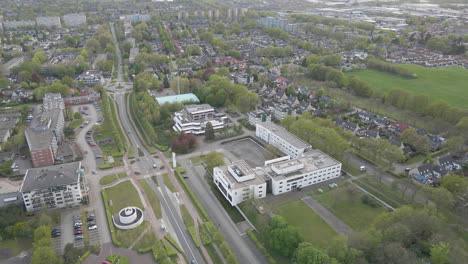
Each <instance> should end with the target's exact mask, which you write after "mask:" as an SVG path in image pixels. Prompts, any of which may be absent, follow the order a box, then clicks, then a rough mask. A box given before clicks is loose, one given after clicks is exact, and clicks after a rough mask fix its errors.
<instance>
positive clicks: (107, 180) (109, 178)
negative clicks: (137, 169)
mask: <svg viewBox="0 0 468 264" xmlns="http://www.w3.org/2000/svg"><path fill="white" fill-rule="evenodd" d="M123 177H127V173H126V172H121V173H119V174H110V175H106V176H103V177H102V178H101V179H99V184H102V185H105V184H109V183H113V182H115V181H116V180H118V179H120V178H123Z"/></svg>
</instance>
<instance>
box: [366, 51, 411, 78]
mask: <svg viewBox="0 0 468 264" xmlns="http://www.w3.org/2000/svg"><path fill="white" fill-rule="evenodd" d="M366 65H367V67H368V68H370V69H374V70H378V71H383V72H388V73H392V74H396V75H399V76H402V77H405V78H417V76H416V74H414V73H412V72H411V71H410V70H408V69H406V68H404V67H402V66H400V65H398V64H393V63H389V62H385V61H382V60H379V59H376V58H374V57H373V56H369V57H367V58H366Z"/></svg>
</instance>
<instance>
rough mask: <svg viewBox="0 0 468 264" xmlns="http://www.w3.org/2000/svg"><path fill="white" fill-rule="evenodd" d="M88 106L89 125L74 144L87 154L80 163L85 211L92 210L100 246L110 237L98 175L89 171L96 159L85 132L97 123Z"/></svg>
mask: <svg viewBox="0 0 468 264" xmlns="http://www.w3.org/2000/svg"><path fill="white" fill-rule="evenodd" d="M87 106H88V113H89V115H88V116H86V117H85V119H86V120H89V121H90V122H89V125H87V126H86V127H84V128H83V129H82V130H81V131H80V132H79V133H78V135H77V136H76V142H77V144H78V145H79V146H80V148H81V150H82V151H83V152H87V154H84V156H83V161H82V162H81V163H82V164H83V166H85V173H86V174H85V177H86V181H87V182H88V188H89V192H88V195H89V205H88V208H87V210H93V209H94V211H95V214H96V224H97V226H98V228H99V237H100V241H101V243H102V244H105V243H109V242H111V236H110V232H109V228H107V217H106V211H105V208H104V204H103V201H102V198H101V190H100V188H99V176H100V174H97V175H94V174H92V173H91V171H93V170H96V157H95V156H94V154H93V151H92V150H91V147H90V146H89V145H88V143H86V138H85V137H86V132H88V130H90V129H91V128H92V125H93V124H95V123H96V121H97V113H96V109H95V108H94V106H93V105H92V104H90V105H87ZM109 173H110V172H109V171H107V172H105V173H102V174H109Z"/></svg>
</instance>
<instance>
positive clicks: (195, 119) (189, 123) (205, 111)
mask: <svg viewBox="0 0 468 264" xmlns="http://www.w3.org/2000/svg"><path fill="white" fill-rule="evenodd" d="M225 119H226V116H225V115H224V114H222V113H219V114H218V113H215V110H214V108H213V107H211V106H210V105H208V104H201V105H186V106H185V108H184V109H182V110H181V111H178V112H175V113H174V123H175V124H174V126H173V129H174V130H175V131H179V132H182V131H183V132H185V133H187V134H195V135H200V134H204V133H205V127H206V124H207V123H208V122H210V123H211V125H212V126H213V129H214V130H217V129H221V128H223V127H224V120H225Z"/></svg>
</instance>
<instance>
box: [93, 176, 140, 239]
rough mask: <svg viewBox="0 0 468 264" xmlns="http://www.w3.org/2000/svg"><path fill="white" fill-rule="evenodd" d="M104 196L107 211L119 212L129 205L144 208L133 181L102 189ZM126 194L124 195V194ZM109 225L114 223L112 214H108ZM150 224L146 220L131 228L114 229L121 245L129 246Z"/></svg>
mask: <svg viewBox="0 0 468 264" xmlns="http://www.w3.org/2000/svg"><path fill="white" fill-rule="evenodd" d="M102 192H103V193H105V195H104V194H103V197H106V198H105V199H104V200H105V201H104V203H105V205H106V211H107V210H109V212H110V213H111V214H113V215H114V214H117V213H118V212H119V211H120V210H121V209H123V208H124V207H127V206H136V207H139V208H140V209H142V210H144V209H145V208H143V205H142V203H141V200H140V196H139V195H138V192H137V190H136V188H135V186H134V185H133V183H132V182H131V181H129V180H128V181H123V182H121V183H119V184H117V185H115V186H112V187H109V188H106V189H103V190H102ZM122 194H124V195H122ZM108 220H109V225H113V223H112V222H111V221H112V220H111V218H110V216H108ZM148 225H149V223H148V222H147V221H144V222H143V223H142V224H141V225H139V226H138V227H136V228H133V229H130V230H120V229H118V228H115V229H114V232H115V238H116V240H117V241H119V242H120V245H119V246H121V247H125V248H128V247H129V246H130V245H131V244H132V243H133V241H135V240H136V239H137V238H138V236H139V235H140V234H141V232H143V231H144V230H145V229H146V227H147V226H148ZM111 232H112V229H111Z"/></svg>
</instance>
